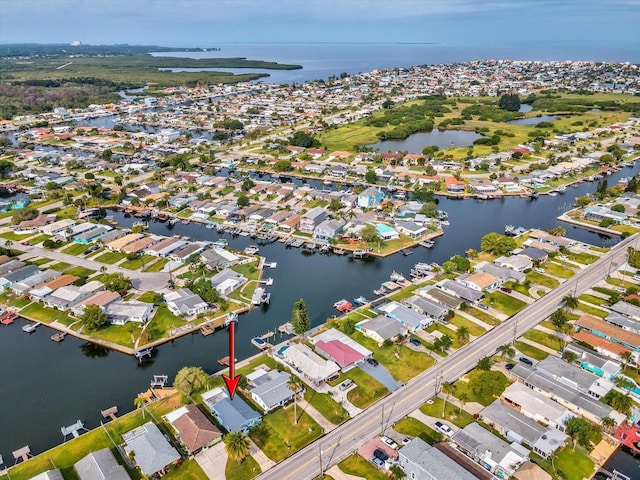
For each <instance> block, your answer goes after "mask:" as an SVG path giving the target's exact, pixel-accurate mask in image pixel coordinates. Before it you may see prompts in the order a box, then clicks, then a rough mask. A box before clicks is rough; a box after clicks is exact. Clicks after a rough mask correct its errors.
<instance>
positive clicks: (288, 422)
mask: <svg viewBox="0 0 640 480" xmlns="http://www.w3.org/2000/svg"><path fill="white" fill-rule="evenodd" d="M297 413H298V423H297V424H295V423H294V418H293V414H294V408H293V405H289V406H288V407H286V408H279V409H278V410H276V411H275V412H272V413H269V414H268V415H265V416H264V418H263V420H262V423H263V424H264V425H265V427H266V429H267V432H268V434H267V435H264V436H258V435H253V434H252V433H250V434H249V435H250V436H251V438H252V439H253V441H254V442H255V443H256V445H258V447H260V449H261V450H262V451H263V452H264V453H265V455H266V456H267V457H269V458H270V459H271V460H273V461H275V462H280V461H282V460H284V459H285V458H286V457H288V456H289V455H292V454H293V453H295V452H297V451H298V450H300V449H301V448H302V447H304V446H306V445H308V444H309V443H311V442H312V441H314V440H315V439H316V438H318V437H319V436H320V435H322V428H321V427H320V425H318V424H317V423H316V422H315V421H314V420H313V419H312V418H311V417H310V416H309V415H308V414H306V413H305V412H303V410H302V408H300V406H298V412H297Z"/></svg>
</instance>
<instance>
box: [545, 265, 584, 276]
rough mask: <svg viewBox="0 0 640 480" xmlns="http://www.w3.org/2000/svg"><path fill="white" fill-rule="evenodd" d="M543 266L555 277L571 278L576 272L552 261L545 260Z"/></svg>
mask: <svg viewBox="0 0 640 480" xmlns="http://www.w3.org/2000/svg"><path fill="white" fill-rule="evenodd" d="M543 268H544V269H545V271H547V272H549V273H550V274H551V275H555V276H556V277H560V278H571V277H573V276H574V275H575V274H576V272H574V271H573V270H570V269H568V268H564V267H563V266H562V265H558V264H557V263H554V262H546V263H545V264H544V265H543Z"/></svg>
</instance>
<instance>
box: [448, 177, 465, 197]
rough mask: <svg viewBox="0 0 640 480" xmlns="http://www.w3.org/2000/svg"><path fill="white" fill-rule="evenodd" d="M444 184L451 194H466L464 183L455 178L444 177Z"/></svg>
mask: <svg viewBox="0 0 640 480" xmlns="http://www.w3.org/2000/svg"><path fill="white" fill-rule="evenodd" d="M444 184H445V187H446V188H447V192H449V193H464V182H463V181H462V180H457V179H456V178H455V177H444Z"/></svg>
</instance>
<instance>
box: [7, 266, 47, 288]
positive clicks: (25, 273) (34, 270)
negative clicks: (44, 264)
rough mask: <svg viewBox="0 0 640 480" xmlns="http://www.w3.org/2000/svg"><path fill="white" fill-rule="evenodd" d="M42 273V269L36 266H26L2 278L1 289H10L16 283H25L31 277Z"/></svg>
mask: <svg viewBox="0 0 640 480" xmlns="http://www.w3.org/2000/svg"><path fill="white" fill-rule="evenodd" d="M39 273H40V269H39V268H38V267H37V266H36V265H26V266H24V267H21V268H18V269H17V270H13V271H11V272H8V273H5V274H3V275H2V276H0V288H8V287H10V286H12V285H13V284H14V283H19V282H23V281H24V280H26V279H27V278H29V277H32V276H34V275H37V274H39Z"/></svg>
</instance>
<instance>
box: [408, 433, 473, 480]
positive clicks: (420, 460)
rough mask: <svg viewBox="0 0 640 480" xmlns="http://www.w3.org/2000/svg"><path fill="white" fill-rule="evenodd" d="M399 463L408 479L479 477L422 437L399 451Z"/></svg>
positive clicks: (459, 479) (470, 478) (444, 479)
mask: <svg viewBox="0 0 640 480" xmlns="http://www.w3.org/2000/svg"><path fill="white" fill-rule="evenodd" d="M398 462H399V464H400V466H401V467H402V470H403V471H404V472H405V474H406V475H407V478H411V479H415V480H451V479H456V480H476V479H477V478H478V477H477V476H476V475H474V474H473V473H471V472H469V471H467V470H466V469H465V468H464V467H463V466H461V465H459V464H458V463H457V462H455V461H454V460H452V459H451V458H449V457H448V456H447V455H445V454H444V453H443V452H441V451H440V450H438V449H437V448H434V447H432V446H431V445H429V444H428V443H427V442H425V441H424V440H422V439H421V438H420V437H415V438H413V439H412V440H411V441H410V442H409V443H408V444H406V445H404V446H403V447H402V448H401V449H400V450H398Z"/></svg>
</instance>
